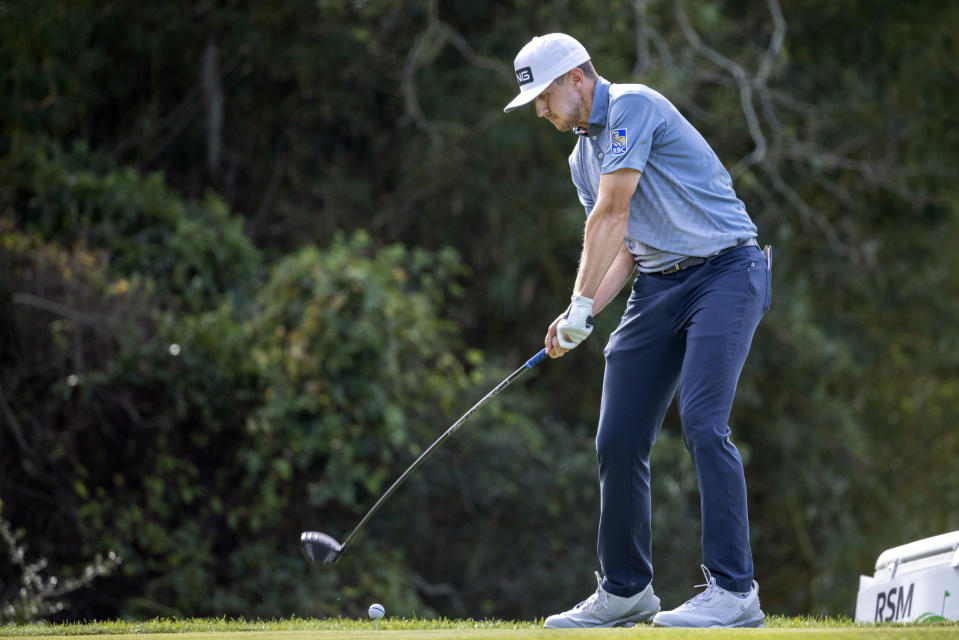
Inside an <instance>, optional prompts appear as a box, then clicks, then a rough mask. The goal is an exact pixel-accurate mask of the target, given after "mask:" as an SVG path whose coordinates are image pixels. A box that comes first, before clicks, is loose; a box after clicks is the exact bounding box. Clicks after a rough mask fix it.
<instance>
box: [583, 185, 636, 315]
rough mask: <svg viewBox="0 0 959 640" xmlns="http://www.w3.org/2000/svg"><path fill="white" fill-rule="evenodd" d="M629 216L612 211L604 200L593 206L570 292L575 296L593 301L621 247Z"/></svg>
mask: <svg viewBox="0 0 959 640" xmlns="http://www.w3.org/2000/svg"><path fill="white" fill-rule="evenodd" d="M628 215H629V210H628V209H627V210H622V211H621V210H618V209H614V208H613V206H612V203H610V202H608V201H604V199H603V198H600V200H599V202H597V203H596V206H595V207H594V208H593V212H592V213H591V214H590V216H589V219H588V220H587V221H586V232H585V234H584V237H583V257H582V259H581V260H580V263H579V272H578V273H577V274H576V286H575V288H574V289H573V293H574V294H575V295H578V296H584V297H586V298H594V299H595V297H596V293H597V291H598V290H599V286H600V284H602V282H603V279H604V278H605V277H606V273H607V272H608V271H609V269H610V266H612V264H613V261H614V260H615V259H616V256H618V255H619V252H620V249H622V247H623V237H624V236H625V235H626V220H627V217H628ZM620 284H622V283H620Z"/></svg>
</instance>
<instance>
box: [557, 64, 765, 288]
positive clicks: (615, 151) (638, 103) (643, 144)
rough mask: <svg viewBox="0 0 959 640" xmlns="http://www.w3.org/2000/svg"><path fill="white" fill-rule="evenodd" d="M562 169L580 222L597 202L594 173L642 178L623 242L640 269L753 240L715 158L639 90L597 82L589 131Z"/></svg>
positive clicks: (660, 102)
mask: <svg viewBox="0 0 959 640" xmlns="http://www.w3.org/2000/svg"><path fill="white" fill-rule="evenodd" d="M569 167H570V171H571V173H572V176H573V184H574V185H576V190H577V192H578V193H579V199H580V202H582V203H583V206H584V207H586V215H587V216H589V214H590V212H591V211H592V210H593V206H594V205H595V203H596V200H597V199H598V198H599V177H600V175H601V174H604V173H612V172H613V171H616V170H617V169H622V168H624V167H628V168H631V169H636V170H637V171H640V172H642V175H641V176H640V178H639V183H638V184H637V186H636V191H635V193H633V197H632V199H631V200H630V203H629V222H628V223H627V228H626V237H625V240H626V246H627V248H628V249H629V251H630V253H632V254H633V256H634V257H635V259H636V263H637V264H638V265H639V269H640V271H645V272H653V271H661V270H663V269H668V268H669V267H671V266H673V265H674V264H676V263H677V262H679V261H680V260H682V259H683V258H686V257H689V256H698V257H706V256H710V255H713V254H714V253H717V252H719V251H721V250H723V249H725V248H726V247H730V246H732V245H734V244H737V243H738V242H741V241H743V240H748V239H749V238H755V237H756V226H755V225H754V224H753V222H752V220H750V218H749V214H747V213H746V207H745V205H744V204H743V203H742V201H741V200H739V198H737V197H736V193H735V191H733V183H732V180H731V179H730V177H729V172H727V171H726V169H725V168H724V167H723V165H722V163H721V162H720V161H719V158H718V157H716V154H715V152H713V150H712V148H710V146H709V144H708V143H707V142H706V140H705V139H704V138H703V137H702V135H700V133H699V132H698V131H696V129H695V128H693V125H691V124H689V122H688V121H687V120H686V119H685V118H684V117H683V116H682V114H680V113H679V111H678V110H677V109H676V107H674V106H673V105H672V103H670V102H669V100H667V99H666V98H665V97H663V96H662V95H661V94H659V93H658V92H656V91H654V90H652V89H650V88H649V87H647V86H645V85H641V84H612V83H610V82H609V81H607V80H605V79H603V78H599V79H598V80H597V82H596V89H595V90H594V91H593V108H592V111H591V112H590V115H589V126H588V127H587V129H586V135H583V136H580V137H579V140H578V142H577V143H576V148H575V149H573V153H572V154H570V156H569Z"/></svg>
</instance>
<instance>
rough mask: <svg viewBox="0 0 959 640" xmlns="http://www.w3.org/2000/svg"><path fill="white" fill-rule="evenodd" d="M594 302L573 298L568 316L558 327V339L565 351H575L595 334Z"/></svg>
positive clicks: (582, 298)
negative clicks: (574, 349) (590, 335)
mask: <svg viewBox="0 0 959 640" xmlns="http://www.w3.org/2000/svg"><path fill="white" fill-rule="evenodd" d="M592 312H593V301H592V300H591V299H589V298H584V297H583V296H573V298H572V302H571V303H570V305H569V308H568V309H567V310H566V315H565V316H563V319H562V320H560V321H559V324H558V325H556V339H557V340H559V346H561V347H563V348H564V349H573V348H575V347H576V346H577V345H578V344H579V343H580V342H582V341H583V340H585V339H586V338H587V337H588V336H589V334H591V333H592V332H593V316H591V315H590V314H591V313H592Z"/></svg>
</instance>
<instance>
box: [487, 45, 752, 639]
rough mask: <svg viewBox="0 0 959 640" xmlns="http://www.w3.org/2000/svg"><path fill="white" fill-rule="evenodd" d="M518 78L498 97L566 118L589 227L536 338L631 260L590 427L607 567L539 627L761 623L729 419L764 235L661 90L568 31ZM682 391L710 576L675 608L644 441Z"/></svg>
mask: <svg viewBox="0 0 959 640" xmlns="http://www.w3.org/2000/svg"><path fill="white" fill-rule="evenodd" d="M514 64H515V70H516V78H517V80H518V81H519V88H520V93H519V95H518V96H516V98H515V99H514V100H513V101H512V102H510V103H509V105H507V107H506V109H505V111H507V112H510V111H513V110H515V109H517V108H519V107H520V106H522V105H524V104H528V103H533V105H534V107H535V109H536V115H537V116H539V117H542V118H546V119H547V120H549V121H550V122H551V123H552V124H553V126H555V127H556V128H557V129H558V130H559V131H573V132H574V133H575V135H576V146H575V148H574V149H573V153H572V154H571V155H570V157H569V166H570V170H571V172H572V177H573V184H574V185H575V186H576V190H577V192H578V194H579V199H580V202H582V204H583V206H584V207H585V208H586V216H587V219H586V231H585V236H584V239H583V252H582V257H581V258H580V263H579V271H578V273H577V274H576V283H575V286H574V288H573V296H572V302H571V303H570V305H569V307H568V308H567V309H566V310H565V311H564V312H563V313H562V314H561V315H560V316H559V317H558V318H556V320H555V321H554V322H553V323H552V324H551V325H550V327H549V330H548V331H547V333H546V350H547V352H548V353H549V355H550V357H552V358H558V357H561V356H563V355H564V354H565V353H566V352H567V351H569V350H570V349H573V348H575V347H576V346H577V345H578V344H579V343H580V342H582V341H583V340H585V339H586V337H587V336H589V334H590V332H591V331H592V330H593V316H595V315H596V314H597V313H599V312H600V311H601V310H602V309H603V307H605V306H606V304H607V303H609V301H610V300H612V299H613V298H614V297H615V296H616V294H617V293H618V292H619V291H620V289H622V287H623V285H624V284H625V283H626V282H627V281H628V280H629V278H630V277H631V276H632V274H633V272H634V270H635V269H636V268H637V267H638V269H639V274H638V275H637V277H636V279H635V282H634V283H633V288H632V294H631V295H630V297H629V302H628V303H627V304H626V311H625V312H624V313H623V317H622V320H621V321H620V323H619V326H618V327H617V328H616V330H615V331H614V332H613V333H612V335H611V336H610V338H609V343H608V344H607V345H606V349H605V352H604V353H605V356H606V372H605V376H604V379H603V399H602V405H601V407H600V412H599V427H598V429H597V433H596V450H597V454H598V458H599V483H600V495H601V505H600V509H601V511H600V518H599V541H598V544H597V550H598V554H599V562H600V566H601V568H602V570H603V576H604V577H602V578H601V577H600V575H599V574H598V573H597V574H596V579H597V582H598V586H597V589H596V592H595V593H594V594H593V595H592V596H590V597H589V598H588V599H587V600H585V601H584V602H582V603H580V604H578V605H576V606H575V607H573V608H572V609H570V610H569V611H565V612H563V613H559V614H556V615H553V616H550V617H549V618H547V619H546V626H547V627H610V626H617V625H625V624H630V623H633V622H638V621H643V620H650V619H651V620H652V621H653V623H654V624H655V625H659V626H666V627H715V626H719V627H759V626H763V620H764V618H765V615H764V614H763V612H762V610H761V609H760V606H759V597H758V588H759V586H758V584H757V583H756V582H755V581H754V580H753V564H752V552H751V550H750V547H749V519H748V515H747V512H746V481H745V477H744V475H743V463H742V459H741V458H740V456H739V452H738V451H737V449H736V447H735V446H734V445H733V443H732V442H731V441H730V439H729V435H730V431H729V426H728V425H727V421H728V419H729V412H730V409H731V407H732V402H733V395H734V394H735V391H736V384H737V382H738V380H739V374H740V372H741V371H742V368H743V363H744V362H745V361H746V356H747V354H748V353H749V345H750V342H751V341H752V337H753V332H754V331H755V330H756V326H757V325H758V324H759V321H760V319H761V318H762V316H763V315H764V314H765V312H766V310H767V309H768V307H769V301H770V271H769V255H770V254H769V251H768V250H767V251H766V252H763V251H760V249H759V245H758V243H757V242H756V227H755V225H754V224H753V223H752V221H751V220H750V218H749V215H748V214H747V213H746V209H745V206H744V205H743V203H742V202H741V201H740V200H739V199H738V198H737V197H736V194H735V192H734V191H733V187H732V181H731V179H730V177H729V173H728V172H727V171H726V170H725V169H724V168H723V166H722V164H721V163H720V161H719V159H718V158H717V157H716V154H715V153H714V152H713V150H712V149H711V148H710V146H709V144H708V143H707V142H706V140H704V139H703V137H702V136H701V135H700V134H699V132H697V131H696V129H694V128H693V126H692V125H691V124H690V123H689V122H687V121H686V119H685V118H683V116H682V115H681V114H680V113H679V111H677V110H676V108H675V107H674V106H673V105H672V104H671V103H670V102H669V101H668V100H667V99H666V98H664V97H663V96H662V95H660V94H659V93H657V92H656V91H654V90H652V89H650V88H649V87H647V86H644V85H641V84H612V83H610V82H608V81H606V80H605V79H603V78H601V77H599V76H597V74H596V70H595V69H594V67H593V65H592V63H591V62H590V57H589V54H588V53H587V52H586V49H585V48H583V45H581V44H580V43H579V42H577V41H576V40H575V39H573V38H571V37H570V36H568V35H565V34H562V33H552V34H549V35H545V36H540V37H537V38H533V39H532V41H530V42H529V44H527V45H526V46H525V47H523V48H522V49H521V50H520V52H519V54H518V55H517V56H516V60H515V63H514ZM677 391H678V405H679V415H680V419H681V421H682V429H683V438H684V440H685V443H686V448H687V449H688V451H689V454H690V455H691V456H692V459H693V463H694V465H695V467H696V476H697V479H698V481H699V491H700V498H701V504H702V545H703V561H702V564H703V566H702V569H703V572H704V573H705V575H706V584H705V585H704V586H705V591H703V592H701V593H699V594H698V595H696V596H695V597H693V598H692V599H690V600H688V601H687V602H686V603H685V604H683V605H681V606H679V607H677V608H676V609H673V610H672V611H660V603H659V598H658V597H656V595H654V594H653V587H652V579H653V564H652V556H651V552H650V547H651V528H650V524H651V523H650V497H649V452H650V449H651V447H652V446H653V442H655V440H656V434H657V433H658V431H659V429H660V427H661V425H662V422H663V417H664V415H665V413H666V409H667V407H668V406H669V403H670V402H671V401H672V398H673V396H674V395H676V394H677Z"/></svg>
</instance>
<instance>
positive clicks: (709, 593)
mask: <svg viewBox="0 0 959 640" xmlns="http://www.w3.org/2000/svg"><path fill="white" fill-rule="evenodd" d="M699 566H700V568H701V569H702V570H703V575H704V576H705V577H706V584H697V585H696V586H695V587H693V588H694V589H698V588H700V587H705V588H706V590H705V591H703V592H702V593H697V594H696V595H695V596H693V597H692V598H690V600H689V601H688V602H687V604H689V605H694V604H699V603H704V604H705V603H707V602H709V601H710V600H712V599H713V596H714V595H718V592H719V591H722V588H721V587H720V586H719V585H717V584H716V578H714V577H713V574H711V573H710V572H709V569H707V568H706V565H704V564H702V565H699Z"/></svg>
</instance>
